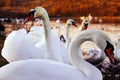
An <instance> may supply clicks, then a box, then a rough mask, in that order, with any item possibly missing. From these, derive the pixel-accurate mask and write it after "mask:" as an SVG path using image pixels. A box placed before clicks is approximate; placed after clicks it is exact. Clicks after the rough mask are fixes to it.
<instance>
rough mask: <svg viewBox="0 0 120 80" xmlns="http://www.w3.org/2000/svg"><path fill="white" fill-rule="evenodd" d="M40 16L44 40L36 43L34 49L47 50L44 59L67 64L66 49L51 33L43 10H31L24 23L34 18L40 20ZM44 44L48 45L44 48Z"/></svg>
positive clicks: (47, 18) (46, 15)
mask: <svg viewBox="0 0 120 80" xmlns="http://www.w3.org/2000/svg"><path fill="white" fill-rule="evenodd" d="M41 16H42V20H43V24H44V26H43V27H44V30H45V31H44V32H45V33H44V35H45V38H43V39H42V41H40V42H39V43H37V44H36V47H38V48H42V49H46V48H47V49H48V50H47V51H46V50H45V51H46V52H47V53H49V54H47V55H45V58H48V59H53V60H56V61H61V62H65V63H68V64H69V59H68V52H67V49H65V47H64V45H63V44H62V42H61V41H60V40H59V38H58V37H56V35H55V34H54V33H53V32H52V31H51V28H50V21H49V17H48V14H47V12H46V11H45V10H44V9H43V8H36V9H35V10H31V11H30V12H29V15H28V18H27V19H26V22H27V21H29V20H31V19H32V18H34V17H35V18H40V17H41ZM30 18H31V19H30ZM43 18H44V19H43ZM46 44H48V45H47V46H46ZM48 51H49V52H48Z"/></svg>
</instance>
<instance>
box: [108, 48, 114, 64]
mask: <svg viewBox="0 0 120 80" xmlns="http://www.w3.org/2000/svg"><path fill="white" fill-rule="evenodd" d="M106 55H107V56H108V57H109V59H110V61H111V62H112V63H115V58H114V53H113V51H112V48H108V49H106Z"/></svg>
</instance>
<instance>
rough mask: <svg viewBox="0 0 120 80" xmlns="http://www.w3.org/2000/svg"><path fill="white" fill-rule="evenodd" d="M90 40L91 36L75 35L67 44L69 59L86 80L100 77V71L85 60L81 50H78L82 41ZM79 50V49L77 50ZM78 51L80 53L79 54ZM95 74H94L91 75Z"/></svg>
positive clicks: (94, 79)
mask: <svg viewBox="0 0 120 80" xmlns="http://www.w3.org/2000/svg"><path fill="white" fill-rule="evenodd" d="M87 40H90V41H92V38H91V37H90V38H88V37H87V36H85V37H83V35H79V36H77V37H76V38H75V39H74V40H73V41H72V42H71V44H70V46H69V56H70V61H71V63H72V65H74V66H75V67H77V68H78V69H79V70H80V71H81V72H82V73H83V74H84V76H85V78H86V80H90V79H91V80H96V79H100V80H101V77H102V74H101V72H100V71H99V70H98V69H97V68H96V67H94V66H93V65H91V64H90V63H88V62H86V61H85V60H84V59H83V58H82V57H81V55H82V53H81V52H82V51H81V50H80V46H81V44H82V43H83V42H84V41H87ZM79 50H80V51H79ZM79 53H80V54H79ZM93 73H94V74H97V75H96V76H94V75H93Z"/></svg>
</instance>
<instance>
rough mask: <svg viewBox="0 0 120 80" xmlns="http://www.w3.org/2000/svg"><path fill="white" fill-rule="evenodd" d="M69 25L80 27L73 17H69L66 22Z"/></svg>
mask: <svg viewBox="0 0 120 80" xmlns="http://www.w3.org/2000/svg"><path fill="white" fill-rule="evenodd" d="M66 24H67V25H73V26H75V27H78V26H77V25H76V23H75V21H74V20H73V19H68V20H67V22H66Z"/></svg>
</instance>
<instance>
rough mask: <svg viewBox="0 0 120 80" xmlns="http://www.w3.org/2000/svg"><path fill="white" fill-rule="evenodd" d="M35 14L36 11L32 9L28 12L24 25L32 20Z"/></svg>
mask: <svg viewBox="0 0 120 80" xmlns="http://www.w3.org/2000/svg"><path fill="white" fill-rule="evenodd" d="M35 12H36V10H34V9H32V10H30V12H29V13H28V15H27V18H26V19H25V22H24V24H25V23H26V22H28V21H30V20H32V19H34V14H35Z"/></svg>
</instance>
